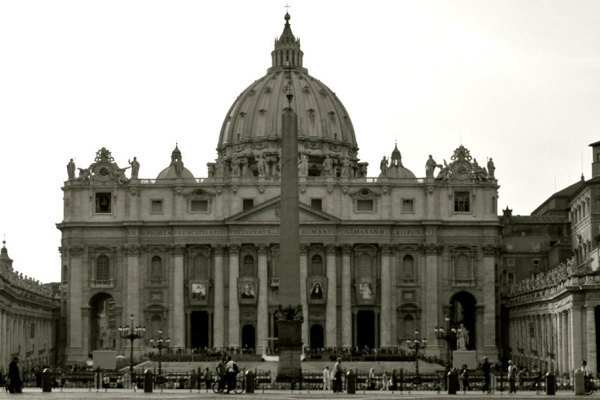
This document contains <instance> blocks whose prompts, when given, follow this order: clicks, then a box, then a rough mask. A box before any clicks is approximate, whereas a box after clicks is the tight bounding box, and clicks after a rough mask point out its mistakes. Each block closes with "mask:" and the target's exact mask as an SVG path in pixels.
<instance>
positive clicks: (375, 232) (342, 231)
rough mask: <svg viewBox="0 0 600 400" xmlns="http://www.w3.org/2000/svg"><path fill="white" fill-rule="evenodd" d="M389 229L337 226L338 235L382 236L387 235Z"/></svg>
mask: <svg viewBox="0 0 600 400" xmlns="http://www.w3.org/2000/svg"><path fill="white" fill-rule="evenodd" d="M389 234H390V230H389V229H388V228H358V227H356V228H339V229H338V235H344V236H356V235H361V236H362V235H369V236H382V235H389Z"/></svg>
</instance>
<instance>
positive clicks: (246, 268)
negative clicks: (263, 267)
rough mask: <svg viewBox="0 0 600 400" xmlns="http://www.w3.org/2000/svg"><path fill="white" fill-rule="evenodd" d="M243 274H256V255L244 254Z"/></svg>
mask: <svg viewBox="0 0 600 400" xmlns="http://www.w3.org/2000/svg"><path fill="white" fill-rule="evenodd" d="M242 276H254V257H252V256H251V255H250V254H247V255H246V256H244V262H243V264H242Z"/></svg>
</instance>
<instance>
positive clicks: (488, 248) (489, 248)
mask: <svg viewBox="0 0 600 400" xmlns="http://www.w3.org/2000/svg"><path fill="white" fill-rule="evenodd" d="M499 250H500V248H499V247H498V246H496V245H494V244H491V243H489V244H486V245H483V246H481V251H483V255H484V256H494V255H496V254H497V253H498V251H499Z"/></svg>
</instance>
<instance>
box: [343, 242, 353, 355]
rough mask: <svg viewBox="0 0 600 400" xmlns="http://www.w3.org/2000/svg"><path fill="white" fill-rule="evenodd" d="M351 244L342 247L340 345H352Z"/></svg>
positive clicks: (346, 346)
mask: <svg viewBox="0 0 600 400" xmlns="http://www.w3.org/2000/svg"><path fill="white" fill-rule="evenodd" d="M351 254H352V246H349V245H345V246H344V247H343V248H342V326H341V328H342V347H345V348H350V347H352V273H351V272H350V255H351Z"/></svg>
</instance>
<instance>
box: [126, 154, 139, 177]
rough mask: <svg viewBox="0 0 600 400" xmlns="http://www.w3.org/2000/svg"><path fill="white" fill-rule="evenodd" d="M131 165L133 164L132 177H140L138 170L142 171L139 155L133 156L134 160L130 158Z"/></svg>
mask: <svg viewBox="0 0 600 400" xmlns="http://www.w3.org/2000/svg"><path fill="white" fill-rule="evenodd" d="M128 162H129V165H131V179H137V178H138V172H139V171H140V163H139V162H138V160H137V157H133V161H131V160H128Z"/></svg>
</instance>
